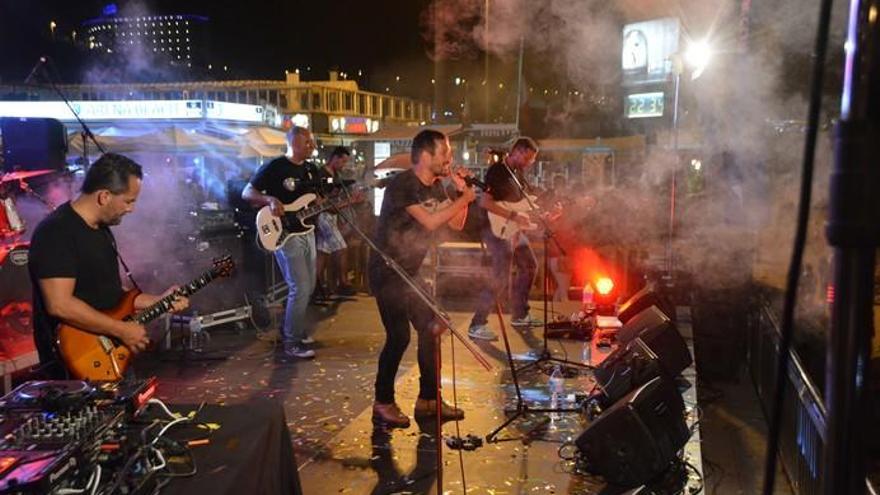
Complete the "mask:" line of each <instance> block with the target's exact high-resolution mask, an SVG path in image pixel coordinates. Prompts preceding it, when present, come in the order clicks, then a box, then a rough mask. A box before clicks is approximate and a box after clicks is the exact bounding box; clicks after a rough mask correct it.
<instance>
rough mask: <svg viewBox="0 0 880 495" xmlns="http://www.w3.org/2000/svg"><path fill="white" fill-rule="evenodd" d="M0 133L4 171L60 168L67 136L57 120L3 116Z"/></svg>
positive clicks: (62, 164) (62, 163)
mask: <svg viewBox="0 0 880 495" xmlns="http://www.w3.org/2000/svg"><path fill="white" fill-rule="evenodd" d="M0 133H2V134H3V162H4V171H5V172H14V171H17V170H46V169H50V170H60V169H62V168H64V154H65V153H66V152H67V134H66V133H65V130H64V125H63V124H62V123H61V122H59V121H58V120H56V119H45V118H24V117H3V118H0Z"/></svg>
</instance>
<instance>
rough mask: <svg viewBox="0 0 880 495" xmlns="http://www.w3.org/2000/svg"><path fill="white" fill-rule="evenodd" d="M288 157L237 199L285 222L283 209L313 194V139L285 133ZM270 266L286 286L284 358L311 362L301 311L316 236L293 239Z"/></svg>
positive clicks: (311, 283)
mask: <svg viewBox="0 0 880 495" xmlns="http://www.w3.org/2000/svg"><path fill="white" fill-rule="evenodd" d="M287 144H288V152H287V154H286V155H285V156H280V157H278V158H275V159H274V160H272V161H270V162H268V163H266V164H264V165H263V166H262V167H260V168H259V169H258V170H257V172H256V173H255V174H254V176H253V177H252V178H251V181H250V183H249V184H248V185H247V186H245V188H244V191H242V193H241V197H242V199H244V200H245V201H248V202H249V203H250V204H251V205H252V206H254V207H257V208H262V207H264V206H269V207H270V208H271V209H272V213H273V214H274V215H275V216H276V217H282V216H284V205H286V204H290V203H293V202H294V201H296V200H297V199H298V198H299V197H301V196H303V195H304V194H309V193H311V194H315V193H317V192H318V182H319V179H320V175H319V172H318V167H316V166H315V164H314V163H312V162H309V161H308V158H309V157H311V156H312V152H314V151H315V141H314V139H312V133H311V132H310V131H309V130H308V129H306V128H304V127H299V126H294V127H292V128H291V129H290V130H289V131H287ZM275 261H277V262H278V268H279V269H280V270H281V273H282V275H283V276H284V280H285V281H286V282H287V289H288V290H287V305H286V307H285V310H284V322H283V323H282V325H281V339H282V341H283V343H284V353H285V354H286V355H288V356H291V357H298V358H313V357H315V351H313V350H311V349H309V348H308V347H306V346H308V345H309V344H311V343H312V342H314V341H313V340H312V337H311V335H309V332H308V331H309V330H311V329H310V328H306V325H305V321H306V310H307V308H308V305H309V298H311V296H312V291H314V290H315V278H316V272H315V262H316V251H315V233H314V231H311V232H308V233H303V234H302V235H296V236H292V237H291V238H290V239H288V240H287V242H285V243H284V245H283V246H282V247H281V248H280V249H278V250H277V251H275Z"/></svg>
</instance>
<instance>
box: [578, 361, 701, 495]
mask: <svg viewBox="0 0 880 495" xmlns="http://www.w3.org/2000/svg"><path fill="white" fill-rule="evenodd" d="M689 437H690V432H689V430H688V427H687V423H686V422H685V415H684V401H683V400H682V398H681V395H679V393H678V390H677V389H676V388H675V385H674V384H673V383H672V381H671V380H668V379H665V378H655V379H653V380H651V381H650V382H648V383H646V384H645V385H642V386H641V387H640V388H638V389H637V390H635V391H633V392H632V393H630V394H629V395H627V396H626V397H624V398H623V399H621V400H620V401H619V402H618V403H616V404H614V406H612V407H611V408H609V409H608V410H606V411H605V412H604V413H603V414H602V415H601V416H600V417H599V418H598V419H597V420H595V421H594V422H593V423H591V424H590V426H588V427H587V429H586V430H584V432H583V433H581V435H580V436H579V437H578V438H577V440H576V441H575V444H576V445H577V448H578V450H580V452H581V454H583V455H584V457H585V458H586V460H587V469H588V470H589V471H590V472H592V473H594V474H598V475H600V476H602V477H604V478H605V480H606V481H607V482H609V483H612V484H614V485H618V486H621V487H626V488H634V487H638V486H641V485H644V484H645V483H648V482H650V481H651V480H652V479H654V478H656V477H658V476H659V475H661V474H663V473H664V472H665V471H666V470H667V469H668V468H669V466H670V464H671V463H672V461H673V460H674V459H675V458H676V455H677V453H678V451H679V450H681V448H682V447H684V444H685V443H687V440H688V438H689Z"/></svg>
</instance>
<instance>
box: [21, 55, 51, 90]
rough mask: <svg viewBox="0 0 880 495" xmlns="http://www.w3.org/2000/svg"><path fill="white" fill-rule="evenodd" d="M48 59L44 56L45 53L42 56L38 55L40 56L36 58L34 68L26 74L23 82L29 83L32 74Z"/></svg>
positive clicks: (34, 74) (35, 73) (32, 76)
mask: <svg viewBox="0 0 880 495" xmlns="http://www.w3.org/2000/svg"><path fill="white" fill-rule="evenodd" d="M48 60H49V58H48V57H46V56H45V55H43V56H42V57H40V58H39V59H38V60H37V63H36V64H34V68H33V69H31V73H30V74H28V76H27V77H26V78H24V84H29V83H30V82H31V80H32V79H33V78H34V76H36V75H37V71H39V70H40V69H42V68H43V64H45V63H46V61H48Z"/></svg>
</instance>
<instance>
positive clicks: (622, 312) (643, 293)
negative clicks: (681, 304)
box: [617, 282, 675, 324]
mask: <svg viewBox="0 0 880 495" xmlns="http://www.w3.org/2000/svg"><path fill="white" fill-rule="evenodd" d="M651 306H657V307H658V308H661V310H662V311H663V312H664V313H666V315H667V316H669V317H670V318H671V319H674V318H675V305H673V304H672V303H671V302H670V301H669V299H668V298H666V297H663V296H661V295H660V294H659V293H658V292H657V290H656V287H655V284H654V283H652V282H648V283H647V284H646V285H645V286H644V287H642V289H641V290H639V291H638V292H636V293H635V294H633V295H632V296H631V297H630V298H629V299H627V300H626V301H625V302H624V303H623V304H621V305H620V307H619V308H618V310H617V319H618V320H620V322H621V323H623V324H626V322H628V321H629V320H631V319H632V318H633V317H635V316H636V315H637V314H639V313H641V312H642V311H644V310H645V309H647V308H649V307H651Z"/></svg>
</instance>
